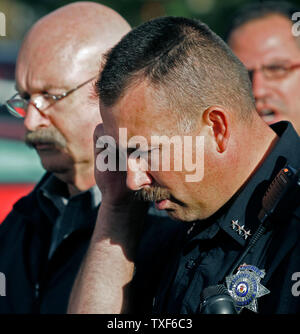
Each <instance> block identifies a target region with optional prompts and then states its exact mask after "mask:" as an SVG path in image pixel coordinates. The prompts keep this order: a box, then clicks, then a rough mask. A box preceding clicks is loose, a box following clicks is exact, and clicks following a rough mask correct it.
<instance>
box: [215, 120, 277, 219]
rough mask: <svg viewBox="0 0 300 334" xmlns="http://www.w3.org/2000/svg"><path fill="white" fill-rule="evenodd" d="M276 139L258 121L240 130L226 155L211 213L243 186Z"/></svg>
mask: <svg viewBox="0 0 300 334" xmlns="http://www.w3.org/2000/svg"><path fill="white" fill-rule="evenodd" d="M277 139H278V137H277V135H276V133H275V132H274V131H273V130H272V129H271V128H270V127H269V126H268V125H266V124H265V123H263V122H260V120H259V121H258V122H253V123H252V125H250V127H247V128H244V129H241V130H240V133H239V134H238V136H237V137H236V139H235V144H234V146H235V147H234V149H233V148H232V149H231V152H230V153H228V155H227V158H226V162H225V164H223V173H222V178H221V180H220V182H219V189H220V192H219V194H220V197H219V200H218V201H215V204H216V207H214V210H213V212H216V211H217V210H218V209H219V208H221V207H222V206H223V205H224V204H225V203H227V202H228V201H229V200H230V198H232V196H233V195H234V194H236V193H237V191H239V189H240V188H241V187H243V185H245V183H246V182H247V181H248V180H249V179H250V178H251V177H252V175H253V174H254V173H255V172H256V171H257V169H258V168H259V167H260V166H261V164H262V163H263V161H264V160H265V158H266V156H268V154H269V152H270V151H271V150H272V148H273V147H274V145H275V143H276V141H277Z"/></svg>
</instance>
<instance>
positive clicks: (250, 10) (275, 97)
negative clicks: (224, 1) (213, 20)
mask: <svg viewBox="0 0 300 334" xmlns="http://www.w3.org/2000/svg"><path fill="white" fill-rule="evenodd" d="M295 12H299V9H298V10H297V8H294V7H293V6H292V5H290V4H289V3H286V2H260V3H257V4H250V5H248V6H246V7H243V8H242V9H241V10H239V11H238V12H237V13H235V15H234V19H233V21H232V23H231V27H230V29H229V33H228V37H227V40H228V43H229V45H230V47H231V48H232V50H233V52H234V53H235V54H236V55H237V57H238V58H239V59H240V60H241V61H242V62H243V63H244V65H245V66H246V67H247V68H248V70H249V74H250V77H251V80H252V86H253V93H254V97H255V100H256V108H257V111H258V113H259V114H260V115H261V117H262V118H263V119H264V120H265V121H266V122H267V123H268V124H273V123H275V122H278V121H281V120H288V121H290V122H292V124H293V125H294V127H295V129H296V130H297V132H298V133H300V94H299V86H300V39H299V37H295V36H293V33H292V26H293V24H294V23H295V21H292V15H293V14H294V13H295Z"/></svg>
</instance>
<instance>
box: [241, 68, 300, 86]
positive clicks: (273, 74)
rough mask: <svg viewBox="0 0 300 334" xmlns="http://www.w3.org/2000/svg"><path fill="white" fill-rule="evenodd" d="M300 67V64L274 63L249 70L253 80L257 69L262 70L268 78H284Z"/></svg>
mask: <svg viewBox="0 0 300 334" xmlns="http://www.w3.org/2000/svg"><path fill="white" fill-rule="evenodd" d="M298 67H300V64H293V65H291V64H272V65H263V66H261V68H258V69H253V70H248V73H249V77H250V80H251V82H252V81H253V75H254V72H255V71H261V72H262V74H263V75H264V77H265V79H267V80H275V79H283V78H285V77H287V76H288V74H289V73H290V72H291V71H292V70H294V69H296V68H298Z"/></svg>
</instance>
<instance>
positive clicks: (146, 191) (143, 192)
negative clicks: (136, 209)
mask: <svg viewBox="0 0 300 334" xmlns="http://www.w3.org/2000/svg"><path fill="white" fill-rule="evenodd" d="M135 197H136V199H137V200H142V201H145V202H156V201H162V200H164V199H170V198H171V194H170V192H169V191H168V190H167V189H165V188H161V187H158V186H152V187H147V188H143V189H140V190H137V191H136V192H135Z"/></svg>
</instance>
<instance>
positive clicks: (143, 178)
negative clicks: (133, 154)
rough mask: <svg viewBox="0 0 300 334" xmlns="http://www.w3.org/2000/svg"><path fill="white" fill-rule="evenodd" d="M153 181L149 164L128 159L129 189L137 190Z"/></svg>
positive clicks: (127, 183) (127, 181) (127, 180)
mask: <svg viewBox="0 0 300 334" xmlns="http://www.w3.org/2000/svg"><path fill="white" fill-rule="evenodd" d="M152 183H153V179H152V177H151V175H150V173H149V172H148V171H147V166H146V165H145V163H144V162H143V161H136V160H135V159H128V167H127V177H126V185H127V187H128V188H129V189H131V190H133V191H137V190H139V189H142V188H144V187H145V186H149V185H151V184H152Z"/></svg>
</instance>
